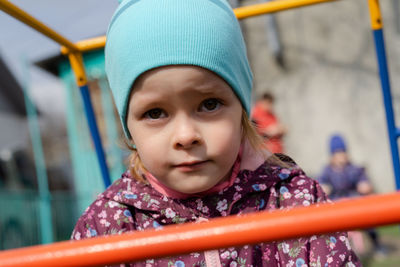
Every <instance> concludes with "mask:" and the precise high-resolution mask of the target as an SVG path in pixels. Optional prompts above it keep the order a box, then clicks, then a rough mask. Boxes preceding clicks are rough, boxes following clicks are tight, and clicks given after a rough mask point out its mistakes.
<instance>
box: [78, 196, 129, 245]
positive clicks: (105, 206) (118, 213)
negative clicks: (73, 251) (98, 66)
mask: <svg viewBox="0 0 400 267" xmlns="http://www.w3.org/2000/svg"><path fill="white" fill-rule="evenodd" d="M133 230H135V227H134V222H133V216H132V214H131V211H130V210H129V208H128V207H127V206H126V205H123V204H120V203H118V202H115V201H113V200H108V199H101V198H100V199H97V200H96V201H95V202H93V203H92V204H91V205H90V206H89V207H88V208H87V209H86V210H85V212H84V213H83V214H82V216H81V217H80V218H79V219H78V222H77V223H76V226H75V228H74V230H73V232H72V235H71V239H73V240H80V239H84V238H90V237H95V236H100V235H111V234H121V233H124V232H127V231H133Z"/></svg>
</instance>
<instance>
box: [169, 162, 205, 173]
mask: <svg viewBox="0 0 400 267" xmlns="http://www.w3.org/2000/svg"><path fill="white" fill-rule="evenodd" d="M207 162H209V160H202V161H189V162H182V163H180V164H177V165H173V167H174V168H176V169H178V170H180V171H182V172H191V171H196V170H199V169H201V168H203V167H204V165H205V164H206V163H207Z"/></svg>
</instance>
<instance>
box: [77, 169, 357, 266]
mask: <svg viewBox="0 0 400 267" xmlns="http://www.w3.org/2000/svg"><path fill="white" fill-rule="evenodd" d="M325 201H327V198H326V195H325V193H324V192H323V191H322V189H321V187H320V186H319V184H318V183H317V182H316V181H315V180H313V179H311V178H309V177H307V176H306V175H305V174H304V172H303V171H302V170H301V169H300V168H299V167H297V166H296V165H292V166H291V167H290V168H283V167H279V166H271V165H270V164H267V163H264V164H262V165H261V166H260V167H258V168H257V169H256V170H254V171H249V170H242V171H240V172H239V174H238V176H237V178H236V180H235V183H234V184H233V185H232V186H230V187H228V188H225V189H223V190H222V191H220V192H219V193H216V194H212V195H207V196H205V197H202V198H189V199H172V198H168V197H166V196H164V195H162V194H160V193H159V192H158V191H156V190H154V189H153V188H152V187H151V186H150V185H147V184H143V183H139V182H137V181H136V180H134V179H132V178H131V177H130V175H129V173H128V172H126V173H124V174H123V175H122V177H121V178H120V179H119V180H117V181H115V182H114V183H113V184H112V185H111V186H110V187H109V188H108V189H107V190H106V191H105V192H104V193H102V194H100V195H99V196H98V197H97V200H95V201H94V202H93V204H91V205H90V206H89V207H88V208H87V209H86V211H85V212H84V214H83V215H82V216H81V217H80V219H79V220H78V222H77V224H76V227H75V229H74V231H73V233H72V239H75V240H79V239H83V238H90V237H94V236H98V235H110V234H121V233H124V232H127V231H142V230H144V229H150V228H162V227H163V226H165V225H169V224H180V223H186V222H195V221H198V220H199V219H201V218H205V219H211V218H216V217H221V216H228V215H239V214H244V213H249V212H256V211H261V210H269V211H272V210H279V209H290V208H293V207H295V206H309V205H311V204H314V203H320V202H325ZM216 252H218V254H219V261H220V263H219V264H218V265H214V264H209V263H208V264H207V263H206V252H193V253H190V254H188V255H182V256H174V257H170V258H163V259H148V260H146V261H143V262H135V263H130V264H129V263H127V264H126V265H125V266H146V267H150V266H168V267H171V266H175V267H184V266H186V267H187V266H190V267H192V266H199V267H200V266H229V267H234V266H255V267H258V266H284V267H289V266H293V267H306V266H310V267H319V266H322V267H325V266H346V267H353V266H361V263H360V262H359V260H358V258H357V256H356V255H355V254H354V252H353V251H352V249H351V247H350V244H349V241H348V239H347V235H346V234H345V233H341V232H337V233H333V234H329V235H318V236H317V235H314V236H311V237H303V238H297V239H293V240H287V241H277V242H270V243H260V244H257V245H246V246H242V247H230V248H224V249H219V250H218V251H216ZM214 254H215V253H214ZM218 254H216V255H218ZM217 257H218V256H217ZM118 266H120V265H118ZM122 266H124V265H122Z"/></svg>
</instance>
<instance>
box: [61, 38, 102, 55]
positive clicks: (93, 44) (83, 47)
mask: <svg viewBox="0 0 400 267" xmlns="http://www.w3.org/2000/svg"><path fill="white" fill-rule="evenodd" d="M105 44H106V36H99V37H95V38H91V39H87V40H82V41H79V42H76V43H75V45H76V47H77V48H78V49H79V51H81V52H87V51H91V50H96V49H100V48H103V47H104V46H105ZM61 53H63V54H68V53H69V49H68V47H66V46H62V47H61Z"/></svg>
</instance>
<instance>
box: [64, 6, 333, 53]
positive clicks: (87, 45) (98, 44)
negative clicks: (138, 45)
mask: <svg viewBox="0 0 400 267" xmlns="http://www.w3.org/2000/svg"><path fill="white" fill-rule="evenodd" d="M333 1H337V0H280V1H272V2H267V3H262V4H256V5H250V6H245V7H238V8H235V9H234V10H233V11H234V13H235V15H236V17H237V18H238V19H244V18H248V17H252V16H259V15H263V14H268V13H274V12H278V11H283V10H286V9H291V8H297V7H302V6H309V5H314V4H321V3H325V2H333ZM105 44H106V37H105V36H100V37H96V38H91V39H87V40H82V41H79V42H77V43H75V45H76V46H77V47H78V49H79V51H81V52H86V51H91V50H95V49H100V48H103V47H104V45H105ZM61 52H62V53H63V54H68V52H69V49H68V47H64V46H63V47H61Z"/></svg>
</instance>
